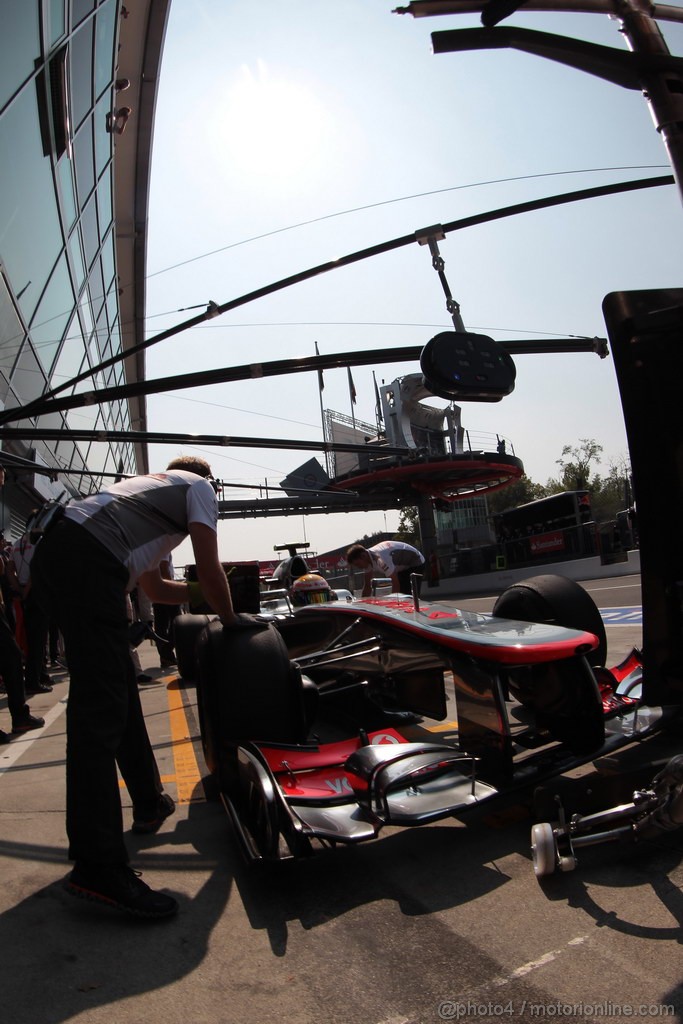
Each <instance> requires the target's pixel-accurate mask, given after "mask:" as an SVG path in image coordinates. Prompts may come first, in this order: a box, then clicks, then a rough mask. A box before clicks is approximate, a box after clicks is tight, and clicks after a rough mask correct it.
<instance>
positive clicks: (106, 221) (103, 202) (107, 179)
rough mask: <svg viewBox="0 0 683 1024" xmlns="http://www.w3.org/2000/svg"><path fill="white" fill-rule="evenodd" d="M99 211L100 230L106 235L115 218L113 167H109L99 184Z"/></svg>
mask: <svg viewBox="0 0 683 1024" xmlns="http://www.w3.org/2000/svg"><path fill="white" fill-rule="evenodd" d="M97 212H98V213H99V216H100V231H101V232H102V234H103V235H104V234H105V233H106V231H107V228H108V227H109V225H110V224H111V222H112V220H113V219H114V207H113V204H112V201H111V167H108V168H107V170H106V171H105V172H104V174H103V175H102V177H101V178H100V181H99V184H98V186H97Z"/></svg>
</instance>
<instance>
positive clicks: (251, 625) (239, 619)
mask: <svg viewBox="0 0 683 1024" xmlns="http://www.w3.org/2000/svg"><path fill="white" fill-rule="evenodd" d="M271 621H272V620H270V619H266V618H261V617H260V616H259V615H248V614H247V613H246V612H240V613H239V614H238V615H235V617H234V618H232V619H227V620H226V619H221V622H222V623H223V629H227V630H231V631H233V630H234V631H237V630H242V629H268V627H269V626H270V623H271Z"/></svg>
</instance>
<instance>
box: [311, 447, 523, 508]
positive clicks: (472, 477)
mask: <svg viewBox="0 0 683 1024" xmlns="http://www.w3.org/2000/svg"><path fill="white" fill-rule="evenodd" d="M523 473H524V466H523V464H522V462H521V461H520V460H519V459H517V458H515V457H514V456H512V455H498V454H496V453H491V452H467V453H466V454H462V455H447V456H443V457H437V458H429V459H420V460H418V459H415V460H414V461H409V460H408V459H403V458H401V459H387V460H386V461H382V462H381V463H379V464H376V465H374V466H373V467H372V469H370V470H367V471H365V470H364V471H363V472H358V471H352V472H350V473H347V474H345V475H344V476H343V477H335V478H334V480H332V481H331V483H330V484H329V489H330V490H337V489H339V490H342V489H343V490H352V491H357V492H358V493H359V494H378V493H385V494H393V495H394V496H396V497H401V498H403V499H404V500H405V501H406V502H411V501H412V502H414V501H416V500H417V498H418V497H419V496H422V495H427V496H429V497H432V498H438V499H441V500H442V501H457V500H459V499H461V498H472V497H481V496H482V495H484V494H489V493H491V492H492V491H497V490H498V489H499V488H501V487H505V486H507V485H508V484H510V483H512V482H514V481H515V480H518V479H519V478H520V477H521V476H522V475H523Z"/></svg>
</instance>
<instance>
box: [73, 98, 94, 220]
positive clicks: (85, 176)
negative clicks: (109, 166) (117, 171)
mask: <svg viewBox="0 0 683 1024" xmlns="http://www.w3.org/2000/svg"><path fill="white" fill-rule="evenodd" d="M74 164H75V167H76V188H77V191H78V200H79V202H78V205H79V206H83V204H84V203H85V200H86V198H87V197H88V196H89V195H90V193H91V192H92V190H93V188H94V187H95V168H94V164H93V148H92V117H89V118H88V120H87V121H86V122H85V123H84V124H83V126H82V127H81V129H80V131H79V133H78V135H77V136H76V138H75V139H74Z"/></svg>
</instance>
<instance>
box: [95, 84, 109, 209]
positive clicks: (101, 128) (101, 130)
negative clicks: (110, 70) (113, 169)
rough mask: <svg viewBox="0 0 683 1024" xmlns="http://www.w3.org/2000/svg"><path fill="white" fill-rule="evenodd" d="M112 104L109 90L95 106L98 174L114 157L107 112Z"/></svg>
mask: <svg viewBox="0 0 683 1024" xmlns="http://www.w3.org/2000/svg"><path fill="white" fill-rule="evenodd" d="M112 106H113V103H112V98H111V93H109V92H107V93H105V94H104V96H103V97H102V99H101V100H100V101H99V103H98V104H97V106H96V107H95V168H96V172H97V175H98V176H99V175H100V174H101V173H102V171H103V170H104V168H105V167H106V165H107V161H109V160H111V157H112V151H113V146H112V135H111V132H108V131H107V114H110V113H111V109H112ZM107 223H108V222H107Z"/></svg>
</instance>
